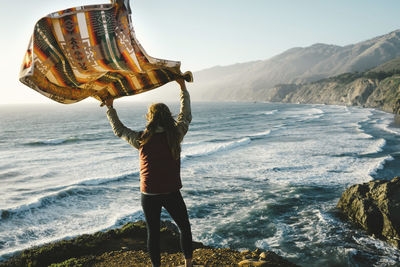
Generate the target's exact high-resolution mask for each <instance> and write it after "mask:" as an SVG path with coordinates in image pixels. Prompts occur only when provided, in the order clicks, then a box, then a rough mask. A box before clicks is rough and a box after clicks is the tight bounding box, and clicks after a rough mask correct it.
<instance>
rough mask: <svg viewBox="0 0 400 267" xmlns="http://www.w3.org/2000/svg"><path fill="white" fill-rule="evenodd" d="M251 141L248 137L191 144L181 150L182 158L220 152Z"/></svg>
mask: <svg viewBox="0 0 400 267" xmlns="http://www.w3.org/2000/svg"><path fill="white" fill-rule="evenodd" d="M250 142H251V139H250V138H248V137H245V138H242V139H239V140H236V141H231V142H219V143H203V144H199V145H196V146H192V147H190V148H188V149H186V150H185V151H183V153H182V154H183V155H182V159H185V158H188V157H201V156H207V155H210V154H213V153H217V152H222V151H227V150H231V149H234V148H237V147H239V146H243V145H247V144H249V143H250Z"/></svg>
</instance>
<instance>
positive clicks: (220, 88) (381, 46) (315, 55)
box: [191, 30, 400, 101]
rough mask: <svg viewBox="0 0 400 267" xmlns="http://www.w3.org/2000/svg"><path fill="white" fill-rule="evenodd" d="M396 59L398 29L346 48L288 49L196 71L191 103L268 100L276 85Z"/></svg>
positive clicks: (399, 52)
mask: <svg viewBox="0 0 400 267" xmlns="http://www.w3.org/2000/svg"><path fill="white" fill-rule="evenodd" d="M398 57H400V30H396V31H393V32H390V33H388V34H385V35H382V36H378V37H375V38H373V39H370V40H367V41H363V42H359V43H356V44H351V45H347V46H337V45H328V44H320V43H318V44H314V45H311V46H309V47H296V48H292V49H289V50H287V51H285V52H283V53H281V54H279V55H277V56H274V57H272V58H270V59H267V60H260V61H253V62H247V63H238V64H234V65H230V66H216V67H213V68H209V69H205V70H202V71H199V72H196V73H195V74H194V76H195V83H194V84H193V85H191V88H192V89H191V93H192V97H193V99H194V100H205V101H220V100H234V101H246V100H247V101H248V100H268V99H267V98H269V97H267V95H269V94H270V91H271V90H273V89H274V88H275V86H276V85H277V84H295V85H298V84H304V83H310V82H314V81H318V80H321V79H324V78H327V77H332V76H336V75H339V74H343V73H351V72H364V71H366V70H369V69H372V68H375V67H377V66H379V65H381V64H383V63H386V62H388V61H390V60H392V59H395V58H398ZM264 96H265V97H264Z"/></svg>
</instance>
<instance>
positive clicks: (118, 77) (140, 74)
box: [20, 0, 182, 104]
mask: <svg viewBox="0 0 400 267" xmlns="http://www.w3.org/2000/svg"><path fill="white" fill-rule="evenodd" d="M180 77H182V73H181V71H180V62H178V61H169V60H163V59H157V58H153V57H151V56H149V55H148V54H147V53H146V52H145V51H144V49H143V47H142V46H141V45H140V43H139V42H138V40H137V39H136V36H135V32H134V30H133V26H132V22H131V18H130V8H129V1H127V0H125V1H122V0H114V1H113V3H111V4H103V5H91V6H82V7H76V8H71V9H66V10H63V11H59V12H55V13H52V14H49V15H47V16H46V17H43V18H42V19H40V20H39V21H38V22H37V23H36V25H35V28H34V32H33V35H32V37H31V40H30V43H29V47H28V49H27V52H26V54H25V57H24V61H23V64H22V67H21V72H20V81H21V82H22V83H24V84H26V85H27V86H29V87H31V88H32V89H34V90H36V91H38V92H39V93H41V94H43V95H45V96H46V97H48V98H50V99H53V100H55V101H57V102H60V103H64V104H69V103H75V102H78V101H80V100H83V99H85V98H87V97H89V96H91V97H94V98H96V99H98V100H99V101H101V102H104V100H106V99H107V98H119V97H122V96H129V95H135V94H139V93H142V92H146V91H149V90H152V89H154V88H157V87H159V86H161V85H164V84H166V83H168V82H170V81H173V80H176V79H177V78H180Z"/></svg>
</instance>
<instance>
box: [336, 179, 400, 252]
mask: <svg viewBox="0 0 400 267" xmlns="http://www.w3.org/2000/svg"><path fill="white" fill-rule="evenodd" d="M337 207H338V208H339V209H340V210H341V211H342V212H343V214H344V215H345V216H346V217H347V218H348V219H349V220H350V221H352V222H353V223H355V224H356V225H358V226H360V227H362V228H363V229H365V230H366V231H367V232H368V233H370V234H372V235H374V236H376V237H377V238H380V239H383V240H386V241H387V242H389V243H391V244H393V245H395V246H396V247H398V248H400V177H396V178H394V179H392V180H391V181H384V180H377V181H371V182H369V183H364V184H358V185H353V186H351V187H349V188H348V189H347V190H346V191H345V192H344V193H343V194H342V197H341V198H340V200H339V202H338V204H337Z"/></svg>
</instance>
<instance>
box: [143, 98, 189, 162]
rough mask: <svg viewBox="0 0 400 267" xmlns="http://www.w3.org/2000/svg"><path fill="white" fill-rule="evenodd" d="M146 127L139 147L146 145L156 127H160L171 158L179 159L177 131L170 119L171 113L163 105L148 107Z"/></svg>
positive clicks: (179, 149)
mask: <svg viewBox="0 0 400 267" xmlns="http://www.w3.org/2000/svg"><path fill="white" fill-rule="evenodd" d="M146 119H147V125H146V129H145V130H144V132H143V134H142V136H141V138H140V140H139V143H140V145H145V144H147V143H148V142H149V141H150V139H151V138H152V137H153V135H154V133H155V132H156V130H157V128H158V127H162V128H163V129H164V131H165V133H166V134H167V141H168V146H169V149H170V150H171V154H172V157H173V158H174V159H179V157H180V153H181V144H180V142H179V140H178V130H177V128H176V122H175V120H174V118H173V117H172V114H171V111H170V110H169V108H168V106H167V105H165V104H164V103H155V104H152V105H151V106H150V107H149V111H148V112H147V114H146Z"/></svg>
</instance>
